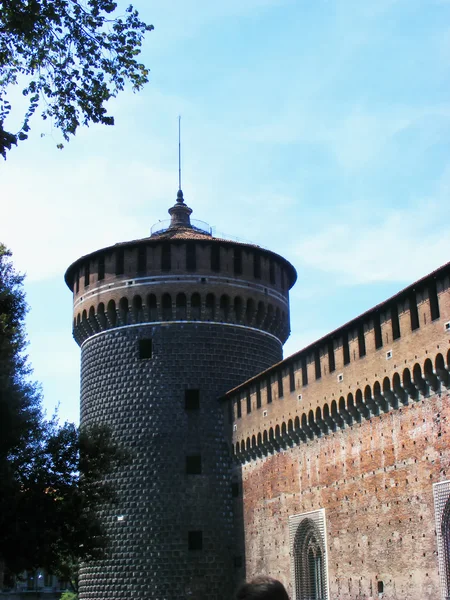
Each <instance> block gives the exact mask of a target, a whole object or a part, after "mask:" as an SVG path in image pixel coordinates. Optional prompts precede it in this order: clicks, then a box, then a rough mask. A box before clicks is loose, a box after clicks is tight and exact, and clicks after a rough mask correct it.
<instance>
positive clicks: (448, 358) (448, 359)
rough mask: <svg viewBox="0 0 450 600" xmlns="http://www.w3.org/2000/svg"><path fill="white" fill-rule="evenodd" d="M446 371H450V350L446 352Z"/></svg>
mask: <svg viewBox="0 0 450 600" xmlns="http://www.w3.org/2000/svg"><path fill="white" fill-rule="evenodd" d="M447 369H450V350H449V351H448V352H447Z"/></svg>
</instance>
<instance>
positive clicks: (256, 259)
mask: <svg viewBox="0 0 450 600" xmlns="http://www.w3.org/2000/svg"><path fill="white" fill-rule="evenodd" d="M253 276H254V277H255V279H261V256H260V255H259V254H254V255H253Z"/></svg>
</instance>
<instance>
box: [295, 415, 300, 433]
mask: <svg viewBox="0 0 450 600" xmlns="http://www.w3.org/2000/svg"><path fill="white" fill-rule="evenodd" d="M294 429H296V430H297V431H298V430H299V429H301V427H300V419H299V418H298V417H295V420H294Z"/></svg>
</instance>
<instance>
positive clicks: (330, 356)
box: [328, 340, 336, 373]
mask: <svg viewBox="0 0 450 600" xmlns="http://www.w3.org/2000/svg"><path fill="white" fill-rule="evenodd" d="M328 369H329V371H330V373H332V372H333V371H334V370H335V369H336V361H335V358H334V343H333V340H330V341H329V342H328Z"/></svg>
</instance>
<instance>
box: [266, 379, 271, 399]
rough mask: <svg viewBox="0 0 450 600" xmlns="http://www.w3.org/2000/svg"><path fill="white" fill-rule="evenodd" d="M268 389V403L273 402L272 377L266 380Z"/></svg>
mask: <svg viewBox="0 0 450 600" xmlns="http://www.w3.org/2000/svg"><path fill="white" fill-rule="evenodd" d="M266 390H267V404H270V403H271V402H272V384H271V383H270V377H268V378H267V381H266Z"/></svg>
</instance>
